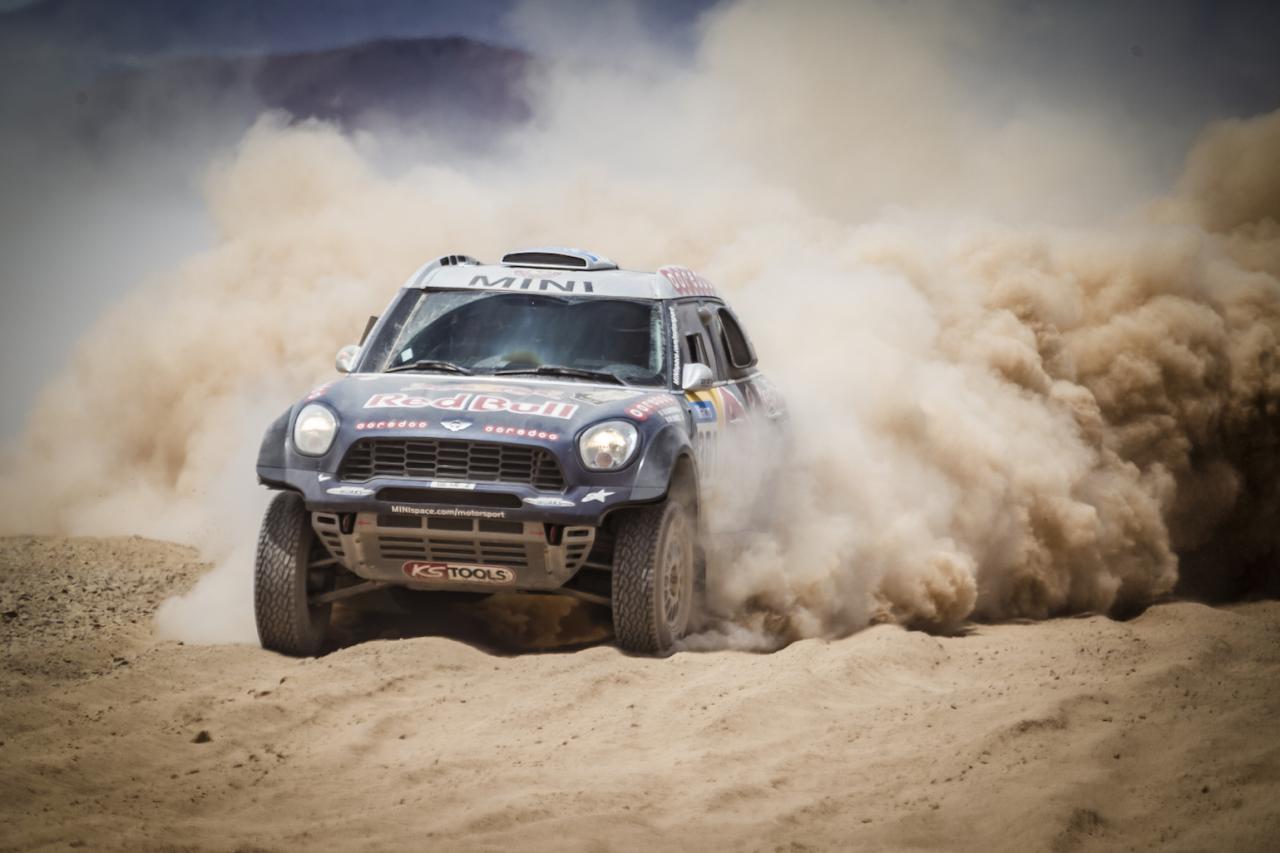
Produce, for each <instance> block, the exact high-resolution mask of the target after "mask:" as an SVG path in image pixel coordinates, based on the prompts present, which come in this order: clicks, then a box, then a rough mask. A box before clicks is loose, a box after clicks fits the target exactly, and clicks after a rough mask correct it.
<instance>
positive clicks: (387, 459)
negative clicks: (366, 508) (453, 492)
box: [338, 438, 564, 492]
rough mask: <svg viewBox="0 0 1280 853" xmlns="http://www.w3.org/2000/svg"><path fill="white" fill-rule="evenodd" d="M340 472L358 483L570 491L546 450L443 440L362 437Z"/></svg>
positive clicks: (558, 467)
mask: <svg viewBox="0 0 1280 853" xmlns="http://www.w3.org/2000/svg"><path fill="white" fill-rule="evenodd" d="M338 476H340V477H341V478H342V479H343V480H354V481H357V482H360V481H364V480H371V479H373V478H374V477H405V478H412V479H416V480H466V481H469V482H473V483H520V484H523V485H529V486H533V487H534V488H535V489H540V490H542V491H549V492H555V491H561V490H563V489H564V474H563V473H562V472H561V471H560V465H559V463H557V462H556V458H555V456H553V455H552V454H551V452H550V451H548V450H546V449H545V448H541V447H521V446H519V445H514V444H495V443H492V442H484V441H456V440H450V439H441V438H362V439H360V440H359V441H357V442H356V443H355V444H353V445H352V446H351V449H350V450H348V451H347V456H346V458H345V459H343V460H342V467H341V468H339V469H338Z"/></svg>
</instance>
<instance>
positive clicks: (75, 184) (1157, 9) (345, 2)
mask: <svg viewBox="0 0 1280 853" xmlns="http://www.w3.org/2000/svg"><path fill="white" fill-rule="evenodd" d="M866 4H867V5H868V6H875V5H882V6H887V7H891V8H893V9H894V10H895V13H898V14H904V15H908V16H915V17H918V18H919V20H920V22H921V27H922V28H927V27H928V26H930V22H931V21H932V20H934V19H935V18H937V19H942V20H946V21H948V26H950V27H953V28H954V29H953V31H949V32H947V33H944V34H943V36H944V37H943V38H941V39H939V40H938V43H939V44H941V45H943V49H945V50H948V51H950V52H951V53H952V54H953V55H952V56H951V58H950V61H949V62H948V63H947V67H948V68H949V69H950V70H951V72H952V73H954V74H955V75H957V76H958V77H961V78H963V79H961V80H960V83H961V85H962V86H963V87H964V88H965V90H966V91H968V92H980V93H982V95H983V97H981V98H978V99H974V102H975V104H978V105H979V106H977V107H975V108H976V109H982V110H986V111H988V112H989V113H990V118H992V119H993V120H996V121H1008V120H1009V119H1010V117H1011V116H1013V117H1016V115H1015V114H1016V112H1017V111H1018V110H1025V109H1026V108H1027V104H1029V103H1035V102H1037V101H1039V102H1041V103H1044V104H1046V105H1052V106H1053V107H1054V108H1055V109H1061V110H1062V111H1063V112H1071V111H1072V110H1071V108H1072V107H1073V106H1077V105H1079V106H1081V107H1082V110H1079V111H1080V112H1088V113H1090V114H1093V115H1095V116H1096V117H1097V119H1098V121H1099V122H1101V123H1104V124H1106V125H1107V126H1109V127H1114V128H1117V129H1119V131H1120V132H1121V133H1123V132H1124V130H1125V129H1126V128H1129V129H1130V130H1131V134H1132V137H1131V138H1132V139H1133V140H1137V141H1138V144H1141V145H1143V146H1145V148H1144V151H1146V152H1147V157H1148V158H1149V160H1150V161H1151V164H1152V172H1153V173H1155V174H1165V175H1172V174H1176V171H1177V168H1178V165H1179V163H1180V161H1181V157H1182V155H1183V153H1185V150H1186V147H1187V146H1188V145H1189V144H1190V141H1191V140H1192V139H1193V138H1194V137H1195V134H1196V133H1197V132H1198V130H1199V129H1200V128H1201V127H1203V126H1204V125H1205V124H1206V123H1207V122H1209V121H1212V120H1214V119H1217V118H1223V117H1228V116H1248V115H1254V114H1258V113H1262V112H1267V111H1269V110H1272V109H1275V108H1277V107H1278V106H1280V49H1277V47H1276V46H1277V45H1278V44H1280V2H1241V0H1128V2H1116V0H1075V2H1064V1H1063V0H989V2H985V3H979V2H969V3H957V2H944V0H936V2H924V0H917V2H911V0H899V2H892V3H891V2H889V0H866ZM810 5H812V4H810V3H806V2H791V3H789V4H788V6H787V8H788V9H794V10H795V14H796V15H804V14H807V11H806V10H807V8H808V7H809V6H810ZM714 6H715V3H713V2H711V0H696V2H675V0H656V2H645V3H639V4H636V5H631V4H628V3H625V2H621V0H597V2H586V0H572V2H570V1H569V0H566V2H548V3H542V4H525V3H521V4H517V2H516V0H467V2H423V0H111V2H105V0H36V2H31V3H23V2H21V0H0V13H2V14H0V147H4V148H5V149H6V151H7V152H8V153H7V156H6V158H5V161H4V162H0V179H3V182H4V185H5V186H6V187H7V188H9V191H8V192H7V194H6V195H7V198H6V199H4V200H0V299H2V300H3V303H2V305H0V314H2V315H7V316H8V317H9V318H10V321H9V322H7V323H6V324H5V334H3V335H0V387H3V389H4V390H5V391H6V392H7V396H8V399H9V401H10V404H9V405H6V406H4V407H3V411H2V412H0V437H3V436H6V435H12V434H14V433H15V432H16V431H17V430H18V429H19V428H20V426H21V423H22V420H23V417H24V413H25V410H26V407H27V404H28V403H29V401H30V400H31V399H32V398H33V397H34V395H35V393H36V392H37V391H38V389H39V388H40V387H41V385H42V384H43V383H44V382H45V381H46V380H47V378H48V376H49V375H50V374H51V373H52V372H53V371H54V370H56V368H57V367H58V366H59V365H60V364H61V361H60V356H59V353H62V352H65V351H68V350H69V341H68V342H67V344H66V345H65V346H60V347H58V348H55V350H54V352H53V353H52V354H51V355H48V356H42V357H41V358H40V359H38V360H34V359H31V358H29V357H27V356H26V354H27V353H28V352H29V351H30V348H31V344H32V341H35V340H41V339H45V338H47V337H48V335H49V332H48V329H49V328H50V327H52V326H54V325H55V320H56V325H57V335H58V336H59V337H60V338H67V339H74V338H75V337H76V336H77V335H78V334H79V332H81V331H82V330H83V329H84V328H86V327H87V326H88V325H89V323H90V322H91V321H92V319H93V318H94V317H95V316H96V315H97V314H98V313H100V312H101V311H102V310H104V309H105V308H106V307H107V306H108V305H109V304H110V303H111V301H112V300H113V299H114V298H115V297H116V296H118V295H119V293H120V292H121V291H122V290H123V289H127V288H129V287H131V286H133V285H135V284H136V283H137V282H139V281H141V280H142V279H144V278H145V277H147V276H148V275H152V274H155V273H157V272H159V271H161V270H164V269H166V268H168V267H169V266H171V265H172V264H173V263H174V262H175V261H177V260H178V259H180V258H182V257H185V256H187V255H189V254H190V253H191V252H192V251H194V250H197V249H198V248H199V247H200V246H201V245H202V244H205V243H207V242H208V240H209V239H210V230H209V223H208V222H206V221H205V220H204V219H202V217H201V214H200V213H199V210H200V205H199V193H200V186H199V182H200V171H199V170H200V169H203V168H204V167H205V166H207V163H208V159H207V157H208V156H212V153H211V152H213V153H216V147H217V145H226V144H228V143H227V140H226V139H225V138H215V137H216V133H212V134H209V135H207V139H206V140H205V141H207V142H208V143H209V150H198V149H192V150H184V149H183V147H182V145H176V144H175V145H173V146H170V148H169V149H166V150H164V151H163V152H162V156H160V157H148V158H147V160H146V161H145V162H143V163H135V162H129V161H121V160H119V159H112V158H110V157H107V156H104V155H102V154H101V152H100V151H96V150H95V151H86V150H85V149H84V148H83V147H76V145H79V144H80V143H81V142H83V140H78V139H75V140H73V141H74V142H75V145H72V144H70V143H68V139H71V138H72V137H74V132H73V129H71V128H70V127H69V126H68V127H67V128H61V130H65V131H66V132H65V133H63V134H62V137H65V138H59V139H58V140H57V142H58V143H59V145H52V144H51V143H50V133H52V134H53V135H54V136H56V135H57V132H58V131H59V130H60V128H59V127H58V126H57V122H58V121H59V120H60V118H59V117H60V116H61V115H62V114H63V113H64V112H65V113H68V114H69V112H70V111H68V110H64V109H62V107H61V106H60V105H59V104H58V103H56V102H53V101H52V99H50V98H47V97H45V94H44V92H45V89H43V88H42V81H44V80H45V79H46V78H47V77H49V76H51V75H52V76H57V75H61V74H65V73H66V72H67V68H69V67H71V66H73V65H74V68H75V71H74V73H76V74H79V75H82V77H83V76H88V77H92V76H93V75H95V74H100V73H102V72H103V70H107V69H111V68H113V67H117V66H119V65H122V64H123V65H130V66H147V65H149V64H150V65H155V64H160V63H163V62H166V61H168V60H171V59H173V58H175V57H177V58H183V57H191V56H199V55H219V56H226V55H257V54H264V53H273V52H277V53H278V52H297V51H307V50H317V49H323V48H328V47H337V46H344V45H350V44H353V43H360V42H364V41H367V40H371V39H384V38H412V37H421V36H445V35H466V36H469V37H472V38H475V39H480V40H485V41H490V42H495V43H500V44H505V45H509V46H514V47H519V48H523V49H526V50H528V51H530V52H531V53H533V54H535V55H538V54H545V53H546V52H548V51H555V50H560V49H566V48H568V49H575V50H577V51H578V52H580V53H581V55H582V56H585V57H589V58H591V59H592V60H593V61H596V62H598V63H600V65H601V66H607V65H608V64H609V63H610V62H613V61H617V60H619V58H620V57H623V56H625V55H641V56H643V55H644V54H643V51H640V52H637V53H636V54H628V51H627V48H628V47H629V42H630V41H631V40H634V39H635V38H636V37H637V35H636V34H637V33H643V38H644V39H645V40H647V41H650V42H653V43H658V44H661V45H663V46H664V47H666V48H667V51H666V52H665V53H664V54H663V55H664V56H665V57H667V58H672V59H674V61H689V62H696V61H697V59H698V57H697V53H696V51H697V45H698V36H699V32H700V31H699V26H700V24H699V22H700V19H701V17H702V16H703V15H705V14H708V13H709V11H713V10H714ZM940 9H942V10H946V11H947V12H948V14H943V15H939V14H936V13H937V12H938V10H940ZM956 10H960V11H961V13H962V14H959V15H957V14H956ZM544 12H545V14H544ZM957 20H959V22H960V23H959V24H957V23H956V22H957ZM530 21H540V22H542V23H543V24H544V25H545V27H544V31H541V32H539V31H537V28H536V27H533V28H530V27H528V26H524V25H527V24H529V22H530ZM522 24H523V25H522ZM966 24H967V25H968V26H966ZM545 28H554V29H555V32H554V33H553V34H552V35H554V36H555V38H554V39H549V38H548V33H547V32H546V31H545ZM974 33H981V34H982V38H981V39H980V40H974V39H973V34H974ZM553 45H554V46H553ZM770 61H771V56H770V55H769V53H768V52H767V51H766V52H763V53H762V54H761V56H760V58H759V63H760V64H761V65H762V66H763V67H765V68H770ZM815 61H816V58H815ZM777 73H779V74H785V73H786V69H785V68H778V69H777ZM42 75H43V76H42ZM29 109H37V110H39V111H40V114H41V119H42V121H43V122H44V125H43V126H42V128H41V129H40V130H38V131H37V130H33V127H34V123H33V122H32V121H31V120H30V118H29V115H28V113H27V112H26V111H27V110H29ZM60 110H61V112H60ZM979 118H980V119H982V118H987V116H981V117H979ZM209 121H210V123H211V125H215V126H214V127H213V129H214V131H217V132H224V131H222V130H221V129H220V128H219V127H218V126H216V118H215V117H210V118H209ZM237 127H239V126H237ZM238 132H239V131H237V133H238ZM229 136H230V137H232V138H234V136H235V134H229ZM1153 139H1154V140H1161V142H1160V144H1153V143H1152V142H1151V140H1153ZM107 141H108V142H110V140H107ZM63 143H66V144H63ZM215 143H216V145H215ZM184 144H185V143H184ZM59 146H60V147H59ZM51 151H57V152H64V151H65V152H69V153H68V154H67V156H66V157H64V158H63V159H61V160H56V159H54V158H53V157H52V155H51V154H50V152H51ZM15 152H16V153H15ZM193 163H197V164H199V165H198V166H196V165H193ZM14 187H18V188H19V189H14ZM122 207H126V208H127V209H128V215H121V208H122ZM67 234H70V235H73V236H71V237H69V238H68V237H66V236H64V235H67ZM68 246H73V247H74V250H73V251H69V250H68V248H67V247H68ZM134 247H138V249H137V250H135V248H134ZM95 259H96V262H95ZM102 259H107V260H106V261H105V262H104V261H103V260H102ZM86 276H92V277H93V281H94V286H93V287H88V288H86V287H84V286H76V287H71V286H70V285H67V286H66V287H63V288H62V289H58V288H59V286H60V283H62V282H76V281H79V282H83V281H84V280H85V278H86ZM50 294H52V295H50ZM64 321H65V322H64Z"/></svg>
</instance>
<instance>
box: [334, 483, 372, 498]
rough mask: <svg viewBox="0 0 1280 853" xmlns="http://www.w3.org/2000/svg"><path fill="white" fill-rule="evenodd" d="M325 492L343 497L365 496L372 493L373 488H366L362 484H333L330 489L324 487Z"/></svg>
mask: <svg viewBox="0 0 1280 853" xmlns="http://www.w3.org/2000/svg"><path fill="white" fill-rule="evenodd" d="M325 494H328V495H338V496H339V497H344V498H367V497H369V495H371V494H373V489H366V488H365V487H364V486H334V487H333V488H332V489H325Z"/></svg>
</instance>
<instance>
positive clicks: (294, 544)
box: [253, 492, 333, 657]
mask: <svg viewBox="0 0 1280 853" xmlns="http://www.w3.org/2000/svg"><path fill="white" fill-rule="evenodd" d="M327 557H328V554H327V553H326V552H325V550H324V546H323V545H321V544H320V541H319V539H317V537H316V534H315V531H314V530H312V528H311V519H310V517H309V516H308V514H307V508H306V506H305V505H304V504H303V503H302V498H301V497H300V496H299V495H297V494H295V493H294V492H281V493H280V494H278V495H276V497H275V498H274V499H273V500H272V501H271V505H270V506H269V507H267V514H266V517H265V518H263V519H262V532H261V533H260V534H259V536H258V554H257V559H256V561H255V564H254V574H253V611H254V617H255V619H256V621H257V623H258V639H259V640H260V641H261V642H262V647H263V648H264V649H270V650H272V651H275V652H281V653H283V654H286V655H292V656H293V657H311V656H313V655H317V654H319V653H320V651H321V649H322V648H323V647H324V641H325V634H326V632H327V630H328V628H329V611H330V610H331V609H332V607H333V605H331V604H321V605H318V606H312V605H311V601H310V598H311V596H312V595H315V594H316V593H318V592H323V591H324V590H325V589H326V588H328V587H329V586H330V585H331V583H330V581H331V580H332V578H333V571H332V570H330V569H326V568H321V567H318V566H317V565H316V564H317V563H324V562H331V561H327V560H326V558H327Z"/></svg>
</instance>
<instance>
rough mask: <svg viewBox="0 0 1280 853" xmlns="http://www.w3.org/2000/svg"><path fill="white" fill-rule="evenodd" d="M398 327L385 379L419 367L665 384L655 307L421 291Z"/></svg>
mask: <svg viewBox="0 0 1280 853" xmlns="http://www.w3.org/2000/svg"><path fill="white" fill-rule="evenodd" d="M397 326H398V328H396V329H388V330H387V332H388V336H391V335H394V340H393V341H392V342H391V345H390V346H389V347H387V356H386V357H385V359H384V360H383V364H382V365H381V366H380V368H379V369H381V370H383V371H386V370H412V369H415V368H414V365H420V369H423V370H433V369H451V370H452V369H453V368H455V367H456V368H461V369H462V371H458V372H463V371H465V372H471V373H480V374H483V373H495V372H508V371H524V370H528V371H529V372H530V373H533V372H534V371H539V370H540V371H542V372H546V373H548V374H550V373H552V372H554V371H555V370H556V368H570V369H571V370H574V371H581V372H588V371H589V372H591V373H597V374H611V375H612V376H614V377H617V379H619V380H621V381H623V382H627V383H634V384H640V385H657V384H660V383H661V382H662V381H663V378H664V376H665V370H664V366H663V365H664V360H665V351H664V348H663V345H662V344H663V334H662V312H661V311H660V310H659V307H658V303H656V302H650V301H642V300H633V299H607V298H601V297H595V296H587V297H583V296H572V295H564V296H562V295H550V294H542V293H538V294H532V293H472V292H467V291H453V290H449V291H424V292H422V294H421V295H420V296H419V298H418V301H417V303H416V304H415V305H413V307H412V309H411V310H410V312H409V313H408V316H407V317H406V318H405V320H404V322H403V324H397ZM374 349H377V350H381V349H382V347H381V346H375V347H374ZM432 362H434V363H435V364H434V365H432V364H431V363H432ZM580 378H590V377H588V376H585V375H584V376H582V377H580ZM602 378H609V377H602Z"/></svg>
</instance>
